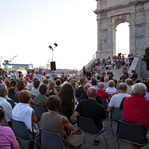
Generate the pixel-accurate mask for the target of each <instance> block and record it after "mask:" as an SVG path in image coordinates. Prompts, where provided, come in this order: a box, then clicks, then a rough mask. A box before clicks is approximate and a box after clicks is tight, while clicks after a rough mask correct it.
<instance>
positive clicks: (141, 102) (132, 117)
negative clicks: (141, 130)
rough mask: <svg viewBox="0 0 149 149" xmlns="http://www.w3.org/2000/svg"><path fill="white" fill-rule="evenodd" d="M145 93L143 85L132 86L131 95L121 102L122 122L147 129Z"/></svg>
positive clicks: (148, 110) (148, 105) (148, 112)
mask: <svg viewBox="0 0 149 149" xmlns="http://www.w3.org/2000/svg"><path fill="white" fill-rule="evenodd" d="M146 91H147V88H146V86H145V85H144V84H143V83H137V84H135V85H134V87H133V90H132V92H133V95H132V96H130V97H126V98H125V99H124V101H123V120H124V121H127V122H130V123H133V124H139V125H143V126H146V127H147V128H149V100H148V99H146V98H145V97H144V96H145V94H146ZM148 135H149V133H148Z"/></svg>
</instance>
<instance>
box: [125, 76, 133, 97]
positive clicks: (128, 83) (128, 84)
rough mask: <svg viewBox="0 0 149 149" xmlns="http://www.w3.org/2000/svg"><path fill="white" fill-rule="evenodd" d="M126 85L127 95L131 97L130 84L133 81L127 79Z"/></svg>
mask: <svg viewBox="0 0 149 149" xmlns="http://www.w3.org/2000/svg"><path fill="white" fill-rule="evenodd" d="M126 84H127V93H128V94H129V95H132V84H133V80H132V79H130V78H128V79H127V80H126Z"/></svg>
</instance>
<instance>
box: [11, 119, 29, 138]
mask: <svg viewBox="0 0 149 149" xmlns="http://www.w3.org/2000/svg"><path fill="white" fill-rule="evenodd" d="M12 128H13V132H14V134H15V136H16V137H18V138H20V139H23V140H32V137H31V136H30V135H29V132H28V130H27V127H26V125H25V123H24V122H21V121H16V120H12Z"/></svg>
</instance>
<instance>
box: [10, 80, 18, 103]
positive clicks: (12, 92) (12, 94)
mask: <svg viewBox="0 0 149 149" xmlns="http://www.w3.org/2000/svg"><path fill="white" fill-rule="evenodd" d="M16 84H17V83H16V81H15V80H11V82H10V88H9V91H8V97H9V98H11V99H12V100H14V101H15V94H16V93H15V89H16Z"/></svg>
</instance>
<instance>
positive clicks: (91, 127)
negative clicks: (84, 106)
mask: <svg viewBox="0 0 149 149" xmlns="http://www.w3.org/2000/svg"><path fill="white" fill-rule="evenodd" d="M77 123H78V127H79V128H80V129H82V130H83V131H85V132H88V133H92V134H97V133H99V130H98V128H97V126H96V124H95V122H94V121H93V120H92V119H91V118H86V117H82V116H79V117H78V119H77Z"/></svg>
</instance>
